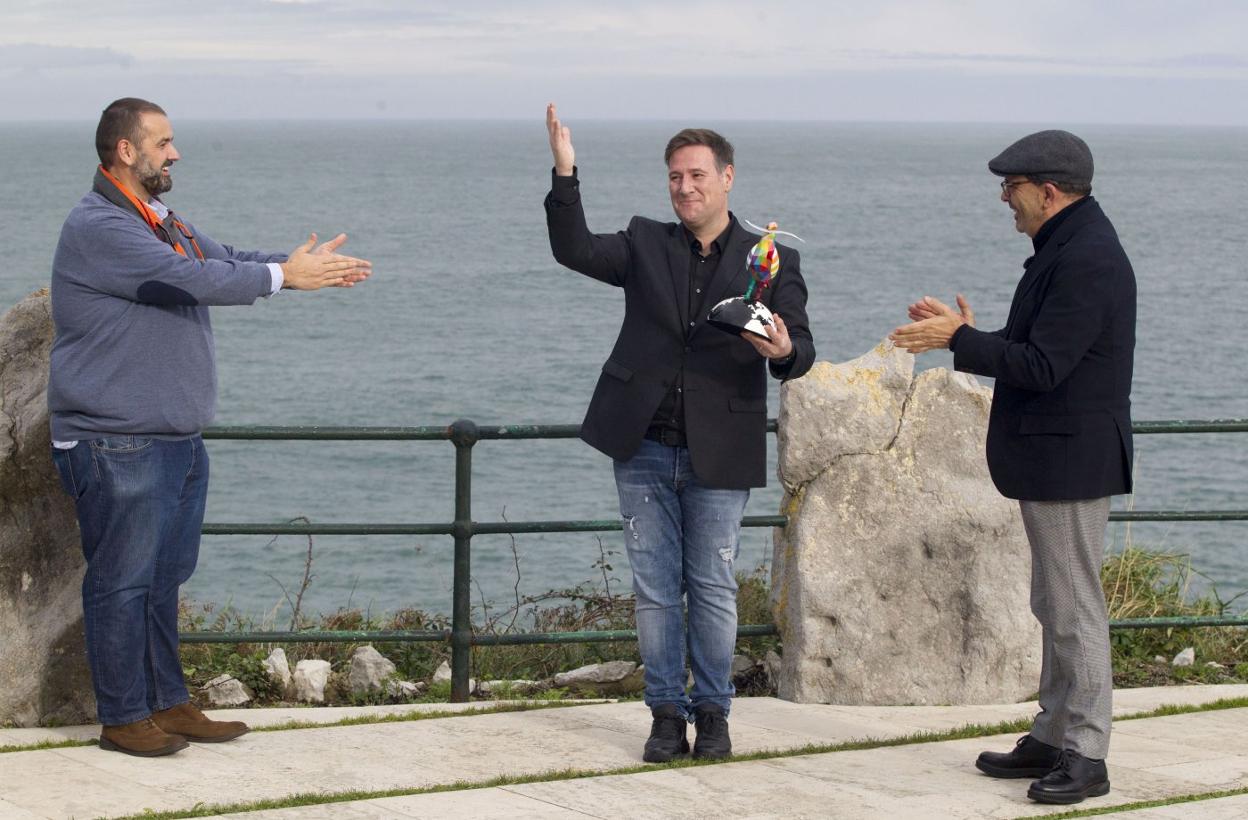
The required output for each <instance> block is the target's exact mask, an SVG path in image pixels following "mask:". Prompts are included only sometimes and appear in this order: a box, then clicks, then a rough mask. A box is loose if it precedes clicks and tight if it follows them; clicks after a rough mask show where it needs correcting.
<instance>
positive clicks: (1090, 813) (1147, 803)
mask: <svg viewBox="0 0 1248 820" xmlns="http://www.w3.org/2000/svg"><path fill="white" fill-rule="evenodd" d="M1241 794H1248V787H1245V788H1241V789H1225V790H1223V791H1216V792H1201V793H1200V794H1181V795H1177V796H1175V797H1160V798H1158V799H1156V800H1138V801H1136V802H1134V803H1119V804H1118V805H1116V806H1098V807H1097V808H1093V809H1074V810H1072V811H1065V812H1062V813H1061V814H1028V815H1025V816H1023V817H1019V818H1017V820H1033V818H1041V817H1043V818H1044V819H1045V820H1066V818H1070V817H1096V816H1097V815H1101V814H1118V813H1120V812H1125V811H1136V810H1137V809H1156V808H1160V807H1162V806H1175V805H1179V804H1182V803H1200V802H1202V801H1205V800H1217V799H1219V798H1222V797H1238V796H1239V795H1241Z"/></svg>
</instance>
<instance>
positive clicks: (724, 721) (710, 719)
mask: <svg viewBox="0 0 1248 820" xmlns="http://www.w3.org/2000/svg"><path fill="white" fill-rule="evenodd" d="M693 725H694V727H696V728H697V730H698V737H697V739H696V740H694V742H693V756H694V758H696V759H699V760H706V759H710V760H722V759H723V758H725V757H730V756H731V755H732V740H731V738H729V737H728V716H727V715H726V714H724V710H723V707H721V706H716V705H715V704H713V703H702V704H699V705H698V706H697V708H695V709H694V710H693Z"/></svg>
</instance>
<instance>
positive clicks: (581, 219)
mask: <svg viewBox="0 0 1248 820" xmlns="http://www.w3.org/2000/svg"><path fill="white" fill-rule="evenodd" d="M546 125H547V129H548V131H549V136H550V148H551V153H552V154H553V156H554V161H555V167H554V172H553V178H552V183H551V191H550V194H549V195H548V196H547V197H546V203H545V205H546V221H547V227H548V228H549V231H550V246H551V250H552V251H553V252H554V255H555V259H556V260H557V261H558V262H559V263H560V264H562V265H566V266H567V267H569V268H571V269H572V270H574V271H577V272H578V273H583V274H585V275H586V276H590V277H593V278H594V279H597V280H599V281H601V282H605V283H607V284H609V285H614V286H616V287H618V288H622V289H623V291H624V302H625V312H624V323H623V325H622V326H621V328H620V332H619V337H618V338H617V339H616V342H615V347H614V348H613V349H612V351H611V355H610V357H609V358H608V359H607V361H606V363H605V364H604V365H603V367H602V374H601V376H600V377H599V379H598V385H597V387H596V388H595V390H594V396H593V399H592V400H591V401H590V405H589V410H588V412H587V413H586V415H585V420H584V422H583V423H582V425H581V438H583V439H584V440H585V441H586V442H587V443H588V444H590V445H591V446H593V447H595V448H596V449H598V450H601V451H602V452H603V453H605V454H607V455H609V456H611V458H612V459H614V462H615V478H616V488H617V490H618V492H619V497H620V514H621V516H622V517H623V519H624V530H625V544H626V545H627V550H628V556H629V564H630V567H631V569H632V572H633V589H634V591H635V593H636V613H637V635H638V643H639V645H640V649H641V658H642V662H643V663H644V664H645V700H646V705H647V706H649V707H650V709H651V713H652V717H653V723H652V725H651V730H650V738H649V740H647V741H646V746H645V752H644V754H643V759H644V760H646V761H648V762H664V761H668V760H671V759H672V758H674V757H677V756H680V755H683V754H685V753H687V752H688V751H689V745H688V742H687V741H686V737H685V727H686V726H687V724H688V723H689V722H694V723H695V724H696V727H697V740H696V742H695V745H694V749H693V755H694V757H708V758H719V757H727V756H728V755H729V754H730V753H731V748H732V746H731V741H730V739H729V735H728V723H727V717H728V711H729V707H730V705H731V698H732V695H733V687H732V678H731V666H732V655H733V650H734V648H735V646H736V631H737V610H736V592H737V584H736V579H735V577H734V576H733V562H734V559H735V558H736V555H737V546H738V538H739V535H740V525H741V515H742V513H743V512H744V510H745V504H746V501H747V500H748V498H749V491H750V488H751V487H761V486H763V485H765V484H766V483H767V477H766V457H767V441H766V428H767V373H768V371H770V373H771V375H772V376H774V377H775V378H778V379H792V378H797V377H799V376H801V375H802V374H804V373H805V372H806V371H807V370H809V369H810V366H811V364H812V363H813V362H814V358H815V348H814V342H813V340H812V339H811V335H810V330H809V328H808V327H807V320H806V285H805V282H804V281H803V280H802V275H801V271H800V265H799V260H798V254H797V252H796V251H794V250H790V249H788V248H780V260H781V266H780V271H779V273H778V274H777V275H776V276H775V277H774V280H773V282H772V284H771V286H770V287H768V288H766V289H765V290H764V291H763V293H762V296H761V297H760V298H761V301H762V302H763V303H764V304H766V305H767V306H768V307H769V308H770V309H771V311H772V312H773V314H774V316H775V320H774V325H773V326H772V327H771V328H770V329H769V331H768V335H769V337H770V338H767V339H763V338H760V337H756V336H753V335H752V334H748V333H742V334H741V335H740V336H739V337H738V336H736V335H733V334H729V333H724V332H722V331H720V330H719V329H717V328H714V327H708V325H707V315H708V313H709V312H710V309H711V308H712V307H713V306H714V305H715V304H716V303H717V302H719V301H720V300H722V299H725V298H727V297H731V296H740V295H741V294H743V293H744V292H745V291H746V288H747V287H748V286H749V284H750V278H749V274H748V272H747V270H746V258H747V255H748V254H749V251H750V248H751V247H753V245H754V244H755V243H756V242H757V241H758V239H759V237H758V236H757V235H754V234H751V233H749V232H747V231H746V230H745V229H744V228H742V227H741V226H740V225H739V224H738V223H737V220H736V218H735V217H734V216H733V215H732V213H731V212H730V211H729V210H728V192H729V191H730V190H731V189H732V181H733V175H734V173H735V170H734V168H733V164H732V163H733V154H732V146H731V145H730V144H729V143H728V141H727V140H725V139H724V138H723V137H721V136H720V135H719V134H716V133H715V132H714V131H709V130H706V129H685V130H684V131H681V132H680V133H679V134H677V135H676V136H674V137H673V138H672V139H671V141H669V142H668V145H667V149H666V151H665V154H664V159H665V161H666V162H667V176H668V191H669V193H670V195H671V200H672V208H673V209H674V210H675V212H676V216H677V217H678V218H679V220H680V221H679V222H667V223H662V222H656V221H654V220H651V219H646V218H644V217H640V216H636V217H633V219H632V221H631V222H629V225H628V228H627V229H626V230H623V231H619V232H618V233H610V234H594V233H590V231H589V228H588V227H587V226H586V224H585V213H584V211H583V210H582V208H581V198H580V188H579V185H580V182H579V180H578V179H577V175H576V166H575V152H574V151H573V148H572V139H571V134H570V132H569V130H568V129H567V128H566V127H564V126H563V125H562V124H561V123H560V121H559V119H558V117H557V114H556V111H555V106H554V105H553V104H552V105H550V106H549V107H548V108H547V110H546ZM764 363H765V364H764ZM686 597H687V599H688V609H689V616H688V630H687V632H686V628H685V616H684V600H683V599H684V598H686ZM686 646H687V647H688V655H689V665H690V667H691V669H692V672H693V690H692V693H688V694H687V693H686V692H685V654H686Z"/></svg>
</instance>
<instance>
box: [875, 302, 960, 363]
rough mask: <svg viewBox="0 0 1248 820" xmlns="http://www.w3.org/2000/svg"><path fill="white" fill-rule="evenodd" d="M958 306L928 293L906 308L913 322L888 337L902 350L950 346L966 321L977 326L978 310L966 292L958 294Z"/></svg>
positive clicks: (921, 351) (913, 350) (913, 351)
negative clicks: (965, 294)
mask: <svg viewBox="0 0 1248 820" xmlns="http://www.w3.org/2000/svg"><path fill="white" fill-rule="evenodd" d="M957 301H958V310H957V311H955V310H954V309H953V308H951V307H949V306H948V305H946V304H945V303H944V302H942V301H940V300H939V299H937V298H935V297H933V296H924V297H923V298H922V299H921V300H919V301H918V302H915V303H914V304H912V305H910V306H909V308H908V309H907V310H906V313H907V314H908V315H909V317H910V319H911V322H910V324H908V325H903V326H902V327H899V328H897V329H896V330H894V331H893V332H892V333H890V334H889V336H888V338H889V339H890V340H892V342H893V344H895V345H897V347H900V348H901V349H902V350H908V351H910V352H911V353H926V352H927V351H929V350H939V349H945V348H948V347H949V340H950V339H952V338H953V334H954V333H955V332H956V331H957V329H958V328H959V327H961V326H962V325H970V326H971V327H975V312H974V311H973V310H971V305H970V303H969V302H967V301H966V298H965V297H964V296H963V295H962V294H960V293H959V294H958V298H957Z"/></svg>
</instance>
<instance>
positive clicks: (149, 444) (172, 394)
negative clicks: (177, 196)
mask: <svg viewBox="0 0 1248 820" xmlns="http://www.w3.org/2000/svg"><path fill="white" fill-rule="evenodd" d="M95 145H96V152H97V153H98V154H99V157H100V166H99V168H98V169H97V170H96V174H95V180H94V184H93V186H92V190H91V192H90V193H88V194H87V195H86V196H84V197H83V198H82V200H81V201H80V202H79V203H78V205H77V206H75V207H74V209H73V210H72V211H71V212H70V214H69V217H68V218H67V219H66V220H65V225H64V227H63V228H62V229H61V237H60V241H59V243H58V244H57V247H56V257H55V259H54V260H53V263H52V318H53V322H54V323H55V326H56V339H55V341H54V342H53V345H52V362H51V374H50V379H49V384H48V409H49V412H50V415H51V426H52V445H53V449H52V456H53V461H54V462H55V464H56V467H57V471H58V472H59V473H60V476H61V482H62V484H63V486H64V488H65V490H66V492H68V493H69V494H70V495H71V496H73V498H74V500H75V503H76V505H77V513H78V523H79V527H80V529H81V531H82V548H83V553H84V555H85V556H86V560H87V572H86V576H85V577H84V578H83V583H82V604H83V623H84V628H85V631H86V645H87V658H88V662H89V664H90V667H91V677H92V683H93V685H94V688H95V697H96V703H97V709H98V714H99V719H100V722H101V723H102V724H104V729H103V731H102V733H101V735H100V747H101V748H103V749H110V750H115V751H120V752H125V753H127V754H133V755H140V756H145V757H154V756H157V755H165V754H172V753H173V752H176V751H178V750H179V749H183V748H185V747H186V743H187V741H188V740H191V741H200V742H218V741H224V740H231V739H233V738H235V737H238V736H239V735H241V734H243V733H244V732H246V731H247V726H246V725H245V724H243V723H241V722H237V721H233V722H223V721H214V720H210V719H208V718H207V717H205V716H204V714H203V713H202V712H200V711H199V710H198V709H196V708H195V707H194V706H193V705H192V704H191V703H190V695H189V693H188V692H187V689H186V684H185V682H184V681H183V679H182V665H181V662H180V660H179V657H178V617H177V614H178V587H179V586H180V585H181V584H182V583H184V582H185V581H186V580H187V579H189V578H190V576H191V572H192V571H193V570H194V569H195V563H196V559H197V557H198V554H199V536H200V529H201V527H202V524H203V518H204V502H205V498H206V496H207V490H208V456H207V453H206V452H205V451H204V445H203V441H202V439H201V438H200V431H201V430H202V429H203V427H204V426H205V425H206V424H208V423H209V421H211V419H212V416H213V412H214V411H215V409H216V393H217V376H216V365H215V361H214V348H213V338H212V325H211V323H210V321H209V317H208V306H209V305H248V304H252V303H253V302H255V301H256V299H258V298H261V297H268V296H270V295H272V294H274V293H276V292H277V291H278V290H280V289H282V288H289V289H295V290H318V289H320V288H323V287H351V286H352V285H354V284H355V283H357V282H360V281H362V280H363V279H365V278H367V276H368V275H369V273H370V271H371V264H370V263H369V262H366V261H364V260H361V259H355V258H352V257H349V256H343V255H341V254H338V253H337V249H338V247H339V246H340V245H341V244H342V243H343V242H345V241H346V236H345V235H341V234H340V235H339V236H337V237H335V238H334V239H332V240H330V241H328V242H325V243H323V244H321V245H319V246H317V245H316V235H315V234H313V235H312V236H311V237H310V238H309V239H308V241H307V242H305V243H304V244H303V245H301V246H299V247H298V248H296V249H295V250H294V251H292V252H291V253H290V254H288V255H287V254H268V253H260V252H255V251H237V250H235V249H233V248H231V247H230V246H228V245H222V244H220V243H218V242H216V241H214V240H213V239H211V238H210V237H208V236H205V235H204V234H201V233H199V232H197V231H195V230H194V229H193V228H192V227H191V226H190V225H189V224H187V223H185V222H183V221H182V220H180V219H179V218H178V217H177V216H175V215H174V214H173V213H172V212H171V211H170V210H169V209H168V208H167V207H166V206H165V205H164V203H162V202H161V201H160V198H159V195H160V194H162V193H165V192H166V191H168V190H170V188H172V186H173V179H172V176H171V175H170V171H169V169H170V167H171V166H172V165H173V163H174V162H176V161H177V160H178V159H179V154H178V151H177V149H176V148H174V146H173V128H172V126H171V125H170V123H169V119H168V118H167V117H166V116H165V112H164V111H163V110H162V109H161V108H160V107H159V106H157V105H155V104H154V103H150V102H147V101H145V100H139V99H135V98H124V99H120V100H117V101H115V102H113V103H112V104H111V105H109V106H108V108H106V109H105V110H104V113H103V115H102V116H101V117H100V123H99V126H98V128H97V130H96V135H95Z"/></svg>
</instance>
